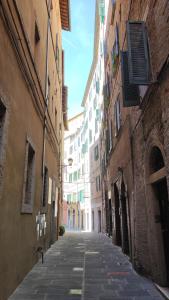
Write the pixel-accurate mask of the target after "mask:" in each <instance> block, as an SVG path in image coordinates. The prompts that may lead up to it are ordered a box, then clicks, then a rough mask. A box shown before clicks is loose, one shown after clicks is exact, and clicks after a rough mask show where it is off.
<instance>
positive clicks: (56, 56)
mask: <svg viewBox="0 0 169 300" xmlns="http://www.w3.org/2000/svg"><path fill="white" fill-rule="evenodd" d="M55 59H56V62H57V67H59V46H58V33H56V54H55Z"/></svg>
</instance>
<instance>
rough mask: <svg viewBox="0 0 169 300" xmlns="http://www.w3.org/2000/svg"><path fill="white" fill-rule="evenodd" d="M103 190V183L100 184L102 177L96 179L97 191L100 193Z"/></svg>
mask: <svg viewBox="0 0 169 300" xmlns="http://www.w3.org/2000/svg"><path fill="white" fill-rule="evenodd" d="M100 190H101V182H100V175H98V176H97V177H96V191H97V192H99V191H100Z"/></svg>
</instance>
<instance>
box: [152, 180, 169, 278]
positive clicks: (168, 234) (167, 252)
mask: <svg viewBox="0 0 169 300" xmlns="http://www.w3.org/2000/svg"><path fill="white" fill-rule="evenodd" d="M153 189H154V193H155V195H156V199H157V200H158V204H159V214H158V215H156V216H155V222H156V223H161V232H162V240H163V245H164V256H165V262H166V269H167V281H168V283H169V201H168V190H167V181H166V178H163V179H162V180H160V181H159V182H155V183H154V184H153Z"/></svg>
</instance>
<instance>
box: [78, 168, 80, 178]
mask: <svg viewBox="0 0 169 300" xmlns="http://www.w3.org/2000/svg"><path fill="white" fill-rule="evenodd" d="M78 179H80V169H79V170H78Z"/></svg>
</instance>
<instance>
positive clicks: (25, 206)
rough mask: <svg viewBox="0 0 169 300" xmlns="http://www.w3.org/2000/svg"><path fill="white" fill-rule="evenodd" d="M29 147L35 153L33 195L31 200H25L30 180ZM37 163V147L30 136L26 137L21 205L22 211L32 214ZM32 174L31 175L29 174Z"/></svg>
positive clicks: (32, 175)
mask: <svg viewBox="0 0 169 300" xmlns="http://www.w3.org/2000/svg"><path fill="white" fill-rule="evenodd" d="M29 148H31V150H32V151H33V152H34V153H33V166H32V171H31V173H32V174H31V177H32V180H31V181H32V182H31V196H30V199H29V202H28V203H26V202H25V196H26V185H27V180H28V156H29ZM35 165H36V152H35V147H34V145H33V143H32V141H31V139H30V138H29V137H27V139H26V153H25V163H24V181H23V192H22V205H21V213H27V214H32V213H33V204H34V191H35ZM29 176H30V175H29Z"/></svg>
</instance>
